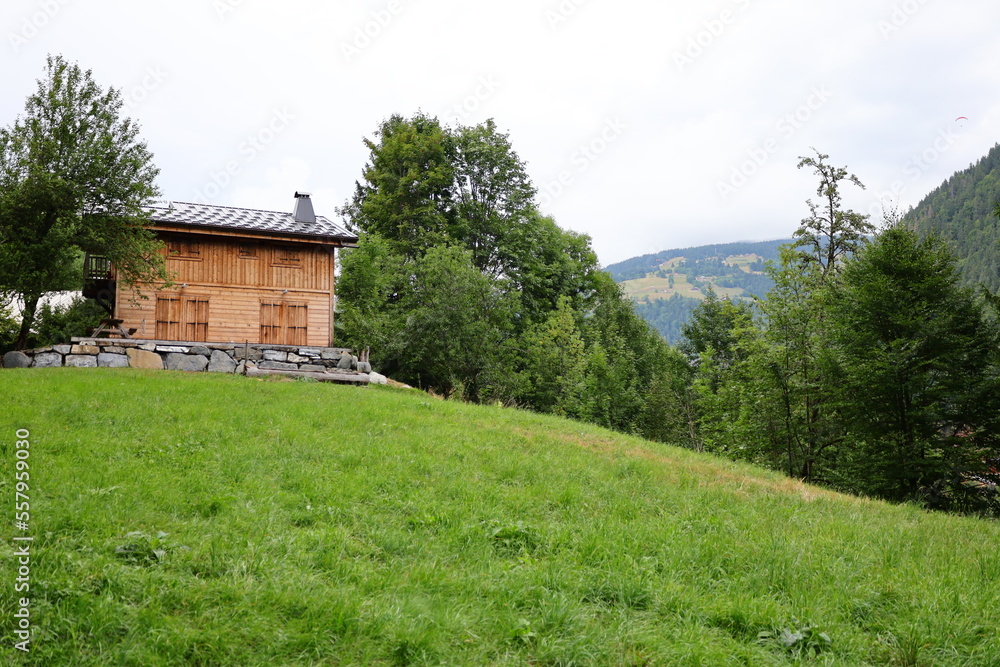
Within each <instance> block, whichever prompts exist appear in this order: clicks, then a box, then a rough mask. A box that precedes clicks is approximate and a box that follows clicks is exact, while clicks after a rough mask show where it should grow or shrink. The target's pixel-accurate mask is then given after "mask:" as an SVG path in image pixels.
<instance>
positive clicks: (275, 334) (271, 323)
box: [260, 301, 309, 345]
mask: <svg viewBox="0 0 1000 667" xmlns="http://www.w3.org/2000/svg"><path fill="white" fill-rule="evenodd" d="M308 321H309V310H308V306H307V305H306V304H305V303H295V302H288V301H285V302H272V301H262V302H261V304H260V342H261V343H265V344H268V343H269V344H272V345H308V340H307V336H308V333H309V328H308Z"/></svg>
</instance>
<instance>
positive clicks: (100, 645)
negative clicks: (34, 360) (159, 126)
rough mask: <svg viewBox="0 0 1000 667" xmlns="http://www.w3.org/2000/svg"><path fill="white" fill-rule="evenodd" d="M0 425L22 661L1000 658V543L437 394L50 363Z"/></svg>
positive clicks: (981, 528) (960, 524)
mask: <svg viewBox="0 0 1000 667" xmlns="http://www.w3.org/2000/svg"><path fill="white" fill-rule="evenodd" d="M0 405H2V406H3V407H2V412H0V429H2V430H0V433H2V434H3V437H2V445H0V456H2V460H3V464H2V466H0V470H2V471H3V473H2V479H0V488H2V491H0V496H2V497H5V498H7V500H6V503H7V505H6V507H5V509H4V512H7V513H9V514H10V515H11V519H12V518H13V500H12V496H13V471H12V468H13V460H14V458H13V451H14V448H13V440H14V437H13V433H14V431H15V430H16V429H18V428H27V429H30V431H31V434H32V449H31V452H32V454H31V466H32V467H31V474H32V477H31V485H32V534H33V535H34V536H35V538H36V541H35V543H34V545H33V549H34V553H33V561H32V589H31V598H32V604H33V606H32V614H33V615H32V623H33V626H34V629H35V632H36V634H35V636H34V640H33V643H32V650H31V653H29V654H27V655H21V654H20V653H19V652H17V651H15V650H13V648H12V645H13V641H14V640H13V638H12V634H11V631H12V625H11V615H12V613H13V611H14V601H13V600H14V597H15V596H14V594H13V578H14V574H13V572H14V564H13V559H12V554H13V548H12V546H11V545H12V542H11V540H10V539H9V537H8V536H9V535H10V534H11V533H12V531H11V530H9V529H8V530H7V531H6V533H7V535H5V538H4V541H3V545H2V547H0V548H2V550H3V551H2V552H3V555H4V558H3V572H4V575H3V577H2V579H3V580H2V581H0V585H2V586H3V587H4V593H3V595H2V596H0V617H2V619H3V620H2V623H3V624H4V626H3V628H2V630H3V633H2V634H3V637H4V639H3V641H4V646H3V647H2V648H0V655H3V657H4V659H5V660H7V661H8V662H10V663H12V664H36V665H111V664H113V665H142V666H147V665H323V664H330V665H333V664H384V665H394V664H395V665H403V664H470V665H477V664H498V665H521V664H536V665H586V664H609V665H788V664H826V665H864V664H871V665H968V666H973V665H976V666H980V665H998V664H1000V635H998V633H997V628H998V627H1000V605H998V604H997V599H998V594H1000V553H998V550H997V545H998V543H1000V525H998V524H997V523H992V522H987V521H982V520H977V519H971V518H961V517H954V516H946V515H940V514H930V513H926V512H923V511H921V510H920V509H918V508H915V507H911V506H903V507H893V506H888V505H885V504H882V503H878V502H872V501H867V500H861V499H856V498H850V497H846V496H840V495H837V494H833V493H830V492H828V491H824V490H821V489H817V488H813V487H808V486H805V485H802V484H799V483H797V482H793V481H790V480H787V479H785V478H783V477H781V476H778V475H775V474H772V473H769V472H766V471H762V470H758V469H755V468H752V467H749V466H741V465H738V464H734V463H730V462H726V461H722V460H716V459H713V458H711V457H709V456H702V455H697V454H695V453H692V452H689V451H686V450H680V449H675V448H671V447H668V446H661V445H657V444H652V443H648V442H645V441H643V440H640V439H637V438H630V437H626V436H621V435H618V434H614V433H611V432H609V431H605V430H602V429H599V428H596V427H592V426H588V425H584V424H579V423H575V422H569V421H564V420H560V419H556V418H549V417H545V416H539V415H534V414H531V413H526V412H522V411H517V410H510V409H501V408H494V407H477V406H469V405H463V404H458V403H452V402H444V401H439V400H435V399H433V398H429V397H427V396H425V395H423V394H420V393H418V392H413V391H403V390H392V389H385V388H376V387H371V388H356V387H336V386H329V385H321V384H317V383H304V382H273V381H257V380H248V379H245V378H242V377H228V376H227V377H219V376H209V375H196V374H173V373H166V372H147V373H144V372H139V371H130V370H120V371H119V370H105V369H99V370H89V369H88V370H76V369H50V370H34V369H33V370H27V371H14V370H6V371H2V372H0ZM5 523H6V525H8V526H10V525H11V522H10V521H5ZM825 638H828V640H829V641H828V642H827V641H826V639H825Z"/></svg>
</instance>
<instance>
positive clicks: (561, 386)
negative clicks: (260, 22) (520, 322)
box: [516, 296, 587, 416]
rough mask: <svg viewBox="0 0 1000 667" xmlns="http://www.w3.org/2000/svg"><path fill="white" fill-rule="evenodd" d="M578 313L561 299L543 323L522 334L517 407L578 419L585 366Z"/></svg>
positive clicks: (568, 302)
mask: <svg viewBox="0 0 1000 667" xmlns="http://www.w3.org/2000/svg"><path fill="white" fill-rule="evenodd" d="M577 318H578V313H577V312H576V311H575V310H574V309H573V306H572V303H571V301H570V299H569V297H566V296H564V297H562V298H560V300H559V304H558V306H557V308H556V309H555V310H554V311H552V312H550V313H549V317H548V319H546V321H545V322H542V323H539V324H537V325H534V326H533V327H531V328H530V329H529V330H528V331H526V332H525V333H524V335H523V337H522V338H521V342H520V345H519V347H520V348H521V350H522V353H521V354H522V357H523V360H524V366H523V369H522V370H521V371H520V373H519V377H518V389H517V390H516V393H517V396H516V400H517V403H518V404H520V405H526V406H530V407H531V408H532V409H534V410H537V411H539V412H550V413H554V414H558V415H564V416H565V415H578V414H579V413H580V400H581V395H582V392H583V388H584V372H585V366H586V362H587V354H586V344H585V343H584V341H583V337H582V336H581V334H580V327H579V324H578V322H577Z"/></svg>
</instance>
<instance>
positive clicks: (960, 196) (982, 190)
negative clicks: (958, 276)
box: [904, 144, 1000, 292]
mask: <svg viewBox="0 0 1000 667" xmlns="http://www.w3.org/2000/svg"><path fill="white" fill-rule="evenodd" d="M998 201H1000V144H998V145H996V146H994V147H993V149H992V150H990V152H989V153H988V154H987V155H986V156H985V157H983V158H982V159H981V160H979V162H977V163H976V164H974V165H971V166H970V167H969V168H968V169H965V170H964V171H960V172H957V173H956V174H955V175H954V176H952V177H951V178H949V179H948V180H947V181H945V182H944V183H943V184H941V186H940V187H938V188H937V189H936V190H934V191H932V192H931V193H930V194H928V195H927V196H926V197H925V198H924V200H923V201H921V202H920V204H919V205H917V207H916V208H914V209H913V210H912V211H910V212H909V213H907V214H906V216H905V218H904V219H905V220H906V222H908V223H910V224H911V225H914V226H915V227H916V228H917V229H918V230H920V231H921V232H936V233H937V234H939V235H940V236H941V237H942V238H944V239H945V240H946V241H947V242H948V243H949V245H951V247H952V249H953V250H954V251H955V253H956V254H957V255H958V257H959V266H960V268H961V272H962V279H963V280H964V281H965V282H966V283H968V284H971V285H973V286H976V285H979V284H982V285H985V286H986V287H987V288H988V289H989V290H990V291H992V292H996V291H998V290H1000V220H998V218H997V216H996V215H995V214H994V210H995V208H996V204H997V202H998Z"/></svg>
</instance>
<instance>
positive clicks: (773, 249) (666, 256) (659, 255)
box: [604, 239, 789, 283]
mask: <svg viewBox="0 0 1000 667" xmlns="http://www.w3.org/2000/svg"><path fill="white" fill-rule="evenodd" d="M788 242H789V239H782V240H779V241H738V242H736V243H716V244H713V245H703V246H697V247H694V248H673V249H671V250H661V251H660V252H655V253H650V254H648V255H641V256H639V257H633V258H632V259H626V260H625V261H622V262H617V263H616V264H610V265H608V266H606V267H604V270H605V271H607V272H608V273H610V274H611V277H612V278H614V279H615V282H616V283H622V282H625V281H626V280H634V279H636V278H643V277H645V276H646V274H648V273H652V272H654V271H657V270H659V268H660V265H661V264H663V263H664V262H666V261H668V260H671V259H674V258H675V257H683V258H685V259H687V260H688V261H690V262H701V261H702V260H710V259H713V258H725V257H729V256H731V255H759V256H761V257H762V258H763V259H764V261H767V260H774V259H778V247H779V246H781V245H782V244H785V243H788Z"/></svg>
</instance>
